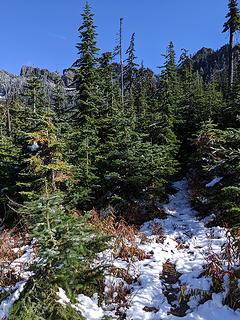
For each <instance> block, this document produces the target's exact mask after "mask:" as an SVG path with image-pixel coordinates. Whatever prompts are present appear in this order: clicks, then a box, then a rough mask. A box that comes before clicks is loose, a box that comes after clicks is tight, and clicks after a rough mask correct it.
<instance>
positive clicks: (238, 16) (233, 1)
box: [223, 0, 240, 87]
mask: <svg viewBox="0 0 240 320" xmlns="http://www.w3.org/2000/svg"><path fill="white" fill-rule="evenodd" d="M228 8H229V12H228V14H227V15H226V18H227V19H228V20H227V21H226V22H225V23H224V26H223V32H227V31H229V33H230V38H229V72H228V76H229V87H231V86H232V84H233V76H234V64H233V49H234V35H235V33H236V31H238V30H239V29H240V13H239V9H238V3H237V0H229V4H228Z"/></svg>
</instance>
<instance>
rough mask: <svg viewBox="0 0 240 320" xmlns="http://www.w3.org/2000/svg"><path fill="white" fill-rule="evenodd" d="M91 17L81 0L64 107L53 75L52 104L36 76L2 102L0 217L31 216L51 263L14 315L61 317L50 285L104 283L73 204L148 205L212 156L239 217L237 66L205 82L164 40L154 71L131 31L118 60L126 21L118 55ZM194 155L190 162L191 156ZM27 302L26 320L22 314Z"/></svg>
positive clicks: (84, 207) (27, 219)
mask: <svg viewBox="0 0 240 320" xmlns="http://www.w3.org/2000/svg"><path fill="white" fill-rule="evenodd" d="M233 5H235V6H234V8H235V9H234V10H233V8H232V6H233ZM93 18H94V15H93V13H92V12H91V8H90V6H89V5H88V4H86V7H85V9H84V12H83V14H82V25H81V27H80V28H79V43H78V44H77V50H78V60H77V61H76V62H75V63H74V65H73V68H74V69H75V79H74V86H75V88H76V101H75V107H74V108H71V109H69V108H68V106H67V99H66V96H65V93H64V90H63V88H62V86H61V83H60V81H59V83H58V84H57V85H56V87H55V90H54V94H53V100H52V101H51V102H49V99H47V98H46V97H45V96H44V91H43V84H42V83H41V80H40V79H38V78H37V77H34V76H32V77H30V78H29V79H28V83H27V88H26V96H25V97H24V99H22V97H12V98H11V100H10V101H7V102H6V103H5V104H2V105H1V114H0V116H1V120H2V121H1V136H0V175H1V179H0V206H1V216H2V221H3V223H8V224H13V223H14V222H16V220H17V221H19V220H20V221H22V222H23V223H25V224H27V225H28V227H29V229H30V231H31V232H32V234H33V235H35V236H36V237H37V238H38V239H39V241H40V244H41V251H40V252H41V255H42V257H43V259H44V261H46V263H45V264H44V265H42V266H41V267H40V269H39V270H40V271H38V272H37V273H36V277H35V278H33V280H32V282H31V283H30V285H29V286H30V287H29V286H28V288H27V290H25V293H24V294H23V297H22V299H20V301H19V302H18V303H17V304H16V305H15V308H14V310H13V313H12V314H13V315H12V317H13V318H12V319H16V317H18V319H30V318H31V319H42V318H44V319H65V318H66V319H67V316H65V318H64V315H63V313H64V312H65V311H66V310H65V311H64V312H63V310H62V309H61V308H60V306H58V308H57V307H53V305H52V304H51V301H53V300H51V297H52V295H53V293H52V289H53V288H56V287H57V286H62V287H63V288H64V289H65V290H66V291H67V292H68V294H69V295H70V296H73V294H74V293H75V292H76V291H78V290H79V289H81V290H82V291H84V290H85V291H87V290H90V289H89V287H90V285H89V284H88V285H86V282H87V281H88V282H91V281H90V279H97V280H96V281H95V280H94V281H95V282H94V283H93V288H94V290H95V287H94V286H96V285H97V286H99V281H101V280H99V279H100V278H99V277H97V276H96V277H92V274H91V272H93V271H91V272H90V271H89V272H90V274H91V276H90V277H88V279H86V278H87V276H86V274H89V272H87V271H86V270H90V269H88V267H89V264H88V263H86V261H88V258H89V257H90V256H91V257H92V256H93V255H94V253H95V252H98V251H99V250H100V249H102V248H103V239H101V238H99V236H97V235H95V236H94V237H89V232H91V231H90V230H89V227H88V226H87V224H86V219H87V214H86V215H85V217H84V216H81V217H80V216H79V213H83V212H85V213H86V212H87V211H88V210H90V209H91V208H93V207H97V208H99V209H102V208H106V207H107V206H108V205H111V206H112V207H113V208H114V209H115V211H116V212H117V213H119V214H121V212H122V211H124V210H125V208H126V205H129V204H130V205H131V204H133V203H136V202H137V201H141V202H145V203H150V202H152V201H154V199H156V198H159V197H161V196H162V195H164V193H165V187H166V185H167V183H168V182H169V181H170V179H171V177H173V176H174V174H176V173H177V172H178V171H179V169H180V167H181V166H182V168H183V170H186V169H187V168H189V166H193V165H195V166H196V167H197V168H198V172H199V174H201V175H202V176H204V174H205V173H204V170H205V169H206V163H205V162H206V161H207V165H208V166H210V167H211V168H210V170H213V171H211V172H213V174H215V173H216V170H217V172H218V171H219V172H221V173H222V174H224V175H226V172H228V174H227V175H228V177H227V178H226V185H223V186H222V190H221V191H222V192H223V194H224V195H225V196H224V197H223V198H224V199H226V200H225V202H224V204H223V205H222V206H221V210H225V211H224V212H228V214H231V213H233V214H234V216H235V217H237V218H236V220H237V219H238V218H239V220H238V221H240V217H239V210H240V209H239V206H240V204H239V199H240V188H239V182H240V176H239V174H240V170H239V142H240V136H239V119H240V117H239V110H240V96H239V88H240V72H239V70H236V71H235V73H234V74H233V68H232V65H231V66H230V67H231V72H230V71H229V78H230V81H229V87H228V89H226V86H225V85H223V82H222V81H221V82H219V80H218V77H217V76H216V77H213V79H212V80H211V81H210V82H208V83H205V82H204V81H203V79H202V77H201V75H200V74H199V73H198V72H193V62H192V59H191V57H190V56H189V55H188V53H187V51H186V50H183V51H182V55H181V58H180V61H179V63H177V62H176V58H175V52H174V45H173V43H172V42H170V43H169V45H168V47H167V50H166V54H165V63H164V66H163V67H162V68H161V73H160V75H159V76H155V75H154V74H153V72H152V71H151V70H149V69H147V68H145V67H144V66H143V64H142V65H141V66H138V64H137V62H136V53H135V34H133V35H132V37H131V41H130V45H129V48H128V49H127V50H126V60H125V61H123V48H122V43H121V37H122V35H121V33H122V30H121V28H120V41H119V44H118V46H117V48H116V49H115V52H114V53H111V52H106V53H103V54H102V55H101V56H99V54H98V53H99V49H98V48H97V43H96V27H95V26H94V21H93ZM228 18H229V20H228V22H227V23H226V24H225V29H224V31H227V30H229V29H230V32H232V33H233V34H234V33H235V32H236V30H238V29H239V25H240V22H239V20H240V18H239V12H238V9H237V3H236V1H233V0H231V1H230V11H229V15H228ZM122 22H123V21H122V19H121V26H122ZM230 41H232V36H231V40H230ZM230 54H231V50H230ZM116 57H119V64H118V63H116V62H114V59H115V58H116ZM226 80H228V78H226ZM226 83H227V81H226ZM23 101H25V102H24V103H23ZM216 126H218V128H219V129H216ZM190 155H192V158H191V159H194V160H192V161H190V160H188V159H189V157H190ZM206 159H207V160H206ZM212 168H214V169H212ZM216 168H217V169H216ZM219 168H220V169H219ZM214 170H215V171H214ZM223 198H222V199H223ZM222 199H219V201H220V202H221V203H223V200H222ZM79 257H81V259H79ZM60 265H61V268H59V266H60ZM89 268H90V267H89ZM47 270H49V271H47ZM69 270H71V271H69ZM43 274H44V276H43ZM96 274H98V271H96ZM46 275H47V277H48V279H49V283H50V284H51V286H49V284H48V287H46V281H44V280H43V279H44V277H46ZM69 277H71V279H70V278H69ZM36 279H37V280H36ZM36 283H37V284H36ZM76 284H78V285H76ZM50 287H51V289H50ZM94 290H93V291H94ZM34 297H35V298H34ZM43 300H44V301H45V308H42V306H41V303H40V302H39V301H43ZM26 305H27V309H28V312H29V317H28V318H27V317H23V316H22V315H23V309H24V308H26ZM55 305H56V304H54V306H55ZM68 311H69V310H68ZM66 312H67V311H66ZM69 312H73V311H69ZM33 315H34V316H33ZM14 317H15V318H14ZM74 317H76V319H78V318H79V317H78V315H76V314H75V315H74V314H71V319H75V318H74ZM68 319H69V315H68Z"/></svg>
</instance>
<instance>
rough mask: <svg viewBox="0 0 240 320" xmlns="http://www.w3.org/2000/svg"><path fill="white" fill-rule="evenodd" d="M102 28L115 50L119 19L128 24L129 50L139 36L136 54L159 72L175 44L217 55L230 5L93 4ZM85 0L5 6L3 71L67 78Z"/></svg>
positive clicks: (109, 0)
mask: <svg viewBox="0 0 240 320" xmlns="http://www.w3.org/2000/svg"><path fill="white" fill-rule="evenodd" d="M89 2H90V4H91V6H92V9H93V12H94V13H95V24H96V26H97V27H98V28H97V31H98V39H97V40H98V47H99V48H101V50H102V51H111V50H112V48H113V47H114V46H115V39H116V33H117V31H118V26H119V19H120V17H123V18H124V46H125V49H126V48H127V46H128V42H129V38H130V35H131V33H132V32H136V53H137V56H138V58H139V62H141V60H143V61H144V64H145V65H146V66H148V67H150V68H152V69H154V70H155V71H156V70H157V66H159V65H161V64H162V61H163V60H162V57H161V54H163V53H164V52H165V49H166V46H167V44H168V42H169V41H170V40H172V41H173V42H174V44H175V48H176V51H177V53H179V52H180V49H181V48H186V49H188V50H189V52H190V53H194V52H196V51H197V50H198V49H200V48H201V47H203V46H204V47H211V48H214V49H217V48H219V47H221V46H222V45H223V44H224V43H226V42H227V41H228V36H227V35H226V34H222V33H221V30H222V25H223V23H224V21H225V15H226V13H227V3H228V0H89ZM84 3H85V1H82V0H4V1H1V19H0V48H1V49H0V69H4V70H7V71H9V72H13V73H16V74H18V73H19V71H20V68H21V66H22V65H31V66H36V67H45V68H48V69H49V70H52V71H55V70H58V71H59V72H62V70H63V69H64V68H67V67H69V66H70V65H71V64H72V63H73V62H74V60H75V59H76V49H75V44H76V42H77V40H78V38H77V37H78V32H77V29H78V27H79V25H80V24H81V16H80V14H81V12H82V8H83V6H84Z"/></svg>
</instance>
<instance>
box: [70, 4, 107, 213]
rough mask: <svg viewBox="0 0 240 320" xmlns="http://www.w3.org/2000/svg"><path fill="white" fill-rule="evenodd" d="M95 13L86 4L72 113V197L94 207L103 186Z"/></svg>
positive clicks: (81, 27) (80, 36) (85, 205)
mask: <svg viewBox="0 0 240 320" xmlns="http://www.w3.org/2000/svg"><path fill="white" fill-rule="evenodd" d="M93 17H94V15H93V13H92V12H91V8H90V5H89V4H88V3H86V6H85V9H84V12H83V14H82V18H83V21H82V25H81V26H80V27H79V33H80V35H79V38H80V40H81V42H79V43H78V44H77V49H78V55H79V58H78V59H77V61H76V62H75V63H74V65H73V66H74V67H75V69H76V77H75V84H76V91H77V100H76V104H77V105H76V111H75V112H74V113H73V116H72V119H71V121H72V130H71V132H69V137H68V139H69V145H70V149H69V158H70V161H71V163H72V164H73V165H74V167H75V175H74V176H75V181H74V183H73V185H72V189H71V190H72V195H71V197H72V199H74V201H75V204H78V205H79V206H80V207H81V208H83V207H84V208H85V209H86V208H87V209H89V208H91V207H92V205H93V202H94V201H93V200H94V199H95V191H96V189H98V188H99V178H98V176H97V168H96V159H97V154H98V150H99V149H98V145H99V137H98V123H97V121H98V117H99V110H100V106H101V95H100V93H99V85H98V83H99V82H98V81H99V78H98V71H97V66H98V59H97V53H98V48H97V47H96V27H95V26H94V22H93Z"/></svg>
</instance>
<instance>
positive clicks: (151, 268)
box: [81, 179, 240, 320]
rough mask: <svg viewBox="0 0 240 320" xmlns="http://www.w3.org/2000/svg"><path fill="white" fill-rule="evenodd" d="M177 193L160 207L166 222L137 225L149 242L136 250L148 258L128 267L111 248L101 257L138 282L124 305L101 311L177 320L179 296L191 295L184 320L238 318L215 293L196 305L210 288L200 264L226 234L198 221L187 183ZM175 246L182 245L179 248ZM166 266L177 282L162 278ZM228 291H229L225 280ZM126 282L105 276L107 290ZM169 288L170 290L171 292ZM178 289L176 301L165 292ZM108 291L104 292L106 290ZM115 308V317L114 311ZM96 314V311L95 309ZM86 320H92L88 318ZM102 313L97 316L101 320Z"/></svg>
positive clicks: (144, 319)
mask: <svg viewBox="0 0 240 320" xmlns="http://www.w3.org/2000/svg"><path fill="white" fill-rule="evenodd" d="M174 187H175V188H176V189H177V190H178V192H177V193H176V194H175V195H171V196H170V197H169V198H170V199H169V200H170V201H169V203H168V204H166V205H164V210H165V212H166V213H167V214H168V216H167V219H164V220H163V219H155V220H152V221H149V222H147V223H145V224H144V225H143V226H142V227H141V230H140V231H141V232H143V233H144V234H145V235H146V236H147V240H148V241H147V242H146V241H145V242H146V243H144V244H143V243H141V241H140V239H136V241H138V242H139V246H138V247H139V248H140V249H142V250H144V251H145V252H151V253H152V254H151V255H150V256H149V257H148V259H145V260H142V261H135V262H131V263H130V264H129V263H128V262H126V261H122V260H121V259H119V258H118V259H114V258H113V256H112V253H111V250H110V249H109V250H106V251H105V252H103V253H101V254H100V260H101V263H103V264H106V263H107V264H110V265H113V266H115V267H117V268H123V269H125V270H127V271H128V273H129V274H131V275H132V276H136V278H137V281H136V282H133V283H132V284H130V285H128V287H129V289H130V291H131V293H130V294H129V296H128V306H126V305H125V306H124V305H123V306H121V305H119V306H117V304H116V305H114V304H112V305H104V306H103V307H102V308H103V310H102V311H103V312H104V314H105V315H108V316H111V317H112V319H119V311H122V312H123V313H125V315H126V319H127V320H130V319H131V320H160V319H162V320H164V319H168V320H176V319H179V317H178V316H176V315H173V314H171V313H170V310H171V309H172V308H173V309H174V308H177V306H178V305H179V296H180V293H181V292H182V291H183V290H184V292H193V291H194V290H195V292H196V293H195V295H194V294H193V295H192V296H191V298H190V300H189V301H188V302H187V304H188V305H187V308H186V309H188V310H186V312H185V315H183V316H182V319H184V320H190V319H194V320H222V319H224V320H234V319H240V310H237V311H235V312H234V311H233V310H232V309H230V308H229V307H227V306H224V305H223V299H224V294H226V293H224V292H223V293H219V294H213V295H212V299H211V300H209V301H207V302H205V303H203V304H199V301H200V300H201V298H202V296H201V294H202V293H203V294H204V293H207V292H209V289H210V287H211V284H212V280H211V278H210V277H209V278H207V277H204V276H203V275H202V272H203V266H204V264H206V258H207V257H208V255H209V248H210V247H211V248H212V249H211V250H212V251H211V252H215V253H220V252H221V247H222V245H223V244H224V243H225V241H226V230H224V229H222V228H220V227H214V228H211V229H209V228H207V227H205V225H204V223H206V222H207V220H208V219H204V220H202V221H199V220H198V219H197V217H196V215H197V212H195V211H194V210H193V209H192V208H191V205H190V203H189V200H188V194H187V190H188V184H187V180H186V179H183V180H181V181H178V182H176V183H175V184H174ZM154 225H155V226H156V225H161V226H162V228H163V229H164V233H165V236H166V239H165V240H164V242H163V243H161V242H159V241H157V237H158V236H157V235H153V231H152V230H153V226H154ZM179 243H181V244H182V247H181V248H179V246H178V245H179ZM166 262H170V263H171V264H172V265H174V266H175V270H176V272H177V274H178V277H177V278H176V282H174V281H173V283H172V284H169V283H167V280H166V281H165V280H164V277H161V276H160V275H161V273H162V272H163V268H164V264H165V265H166ZM225 279H226V287H227V276H225ZM122 282H124V281H123V280H122V279H119V278H115V277H114V276H111V275H106V283H105V284H106V287H109V285H110V284H112V285H113V286H114V285H115V284H116V283H122ZM169 288H170V289H169ZM174 290H176V292H177V294H176V299H175V300H176V301H174V295H173V299H172V300H173V301H170V302H169V301H168V299H167V297H166V296H167V294H166V292H168V293H169V294H172V293H171V291H174ZM106 292H107V289H106ZM81 305H82V308H85V309H87V308H88V306H91V304H89V300H87V301H84V300H81ZM117 310H118V315H116V314H115V313H116V311H117ZM98 311H99V310H98ZM85 316H86V319H88V320H91V319H93V318H92V317H91V316H90V315H89V316H87V314H86V313H85ZM101 316H102V315H101V312H100V313H99V317H98V318H94V319H101Z"/></svg>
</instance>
